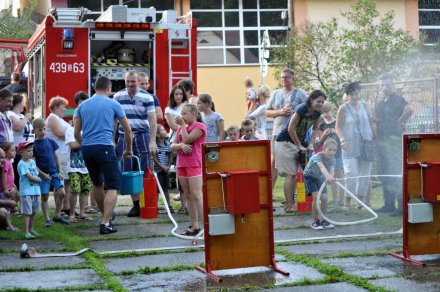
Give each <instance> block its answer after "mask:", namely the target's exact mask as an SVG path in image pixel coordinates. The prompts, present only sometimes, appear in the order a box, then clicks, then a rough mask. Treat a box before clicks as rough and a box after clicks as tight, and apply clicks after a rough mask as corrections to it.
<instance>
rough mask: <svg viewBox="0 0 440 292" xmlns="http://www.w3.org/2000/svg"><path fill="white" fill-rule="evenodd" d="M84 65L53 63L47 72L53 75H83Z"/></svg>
mask: <svg viewBox="0 0 440 292" xmlns="http://www.w3.org/2000/svg"><path fill="white" fill-rule="evenodd" d="M84 68H85V65H84V63H72V64H68V63H64V62H61V63H59V62H54V63H51V64H50V67H49V70H50V71H52V72H53V73H67V72H73V73H84Z"/></svg>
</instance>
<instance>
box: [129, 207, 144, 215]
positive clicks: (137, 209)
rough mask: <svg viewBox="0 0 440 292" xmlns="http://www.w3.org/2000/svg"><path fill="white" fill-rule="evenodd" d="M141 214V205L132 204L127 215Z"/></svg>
mask: <svg viewBox="0 0 440 292" xmlns="http://www.w3.org/2000/svg"><path fill="white" fill-rule="evenodd" d="M139 216H141V207H139V206H133V208H131V210H130V211H129V212H128V214H127V217H139Z"/></svg>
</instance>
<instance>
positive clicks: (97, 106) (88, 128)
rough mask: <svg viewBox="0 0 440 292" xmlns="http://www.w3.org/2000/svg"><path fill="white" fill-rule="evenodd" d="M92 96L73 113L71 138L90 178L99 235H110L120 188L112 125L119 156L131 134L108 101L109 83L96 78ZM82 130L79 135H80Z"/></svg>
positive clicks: (127, 147)
mask: <svg viewBox="0 0 440 292" xmlns="http://www.w3.org/2000/svg"><path fill="white" fill-rule="evenodd" d="M95 91H96V93H95V95H93V96H92V97H91V98H89V99H87V100H85V101H83V102H82V103H81V104H80V105H79V107H78V109H77V110H76V112H75V120H74V124H75V128H74V129H75V130H74V132H75V139H76V140H77V141H78V142H79V143H80V144H81V151H82V154H83V158H84V161H85V163H86V166H87V169H88V170H89V174H90V178H91V179H92V182H93V193H94V196H95V198H96V202H97V203H98V206H99V209H100V210H101V212H102V221H101V226H100V229H99V233H100V234H109V233H114V232H116V231H117V230H116V229H115V228H113V226H112V224H111V221H112V216H113V210H114V208H115V205H116V200H117V195H118V194H117V192H118V190H119V189H120V187H121V176H122V174H121V169H120V168H119V163H118V159H117V157H116V151H115V148H114V146H113V126H114V124H115V122H116V121H119V124H120V125H121V127H122V128H123V129H124V134H125V135H124V139H125V150H124V152H123V154H122V155H123V156H131V155H132V154H133V152H132V147H131V145H132V144H131V143H132V133H131V128H130V125H129V123H128V120H127V117H126V116H125V113H124V110H123V109H122V106H121V105H120V104H119V103H118V102H117V101H115V100H113V99H110V98H108V96H109V95H110V92H111V82H110V80H109V79H108V78H107V77H103V76H101V77H99V78H98V79H97V80H96V83H95ZM81 131H82V134H81Z"/></svg>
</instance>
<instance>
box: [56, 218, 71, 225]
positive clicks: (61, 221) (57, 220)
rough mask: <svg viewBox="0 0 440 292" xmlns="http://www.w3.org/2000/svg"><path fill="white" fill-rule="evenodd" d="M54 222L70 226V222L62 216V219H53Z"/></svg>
mask: <svg viewBox="0 0 440 292" xmlns="http://www.w3.org/2000/svg"><path fill="white" fill-rule="evenodd" d="M52 220H53V222H57V223H61V224H65V225H69V224H70V222H69V220H67V219H66V218H64V217H62V216H60V217H53V218H52Z"/></svg>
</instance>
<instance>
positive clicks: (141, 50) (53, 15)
mask: <svg viewBox="0 0 440 292" xmlns="http://www.w3.org/2000/svg"><path fill="white" fill-rule="evenodd" d="M89 13H90V11H89V10H88V9H85V8H78V9H77V8H64V9H59V8H52V9H50V11H49V15H48V16H46V18H45V19H44V21H43V22H42V23H41V24H40V25H39V27H38V28H37V30H36V32H35V33H34V34H33V35H32V37H31V38H30V40H29V45H28V66H29V73H28V89H29V98H30V100H31V103H32V108H33V110H34V116H35V117H43V118H45V117H46V116H47V115H49V113H50V110H49V108H48V103H49V100H50V99H51V98H52V97H54V96H62V97H64V98H66V99H67V100H68V101H69V105H68V110H67V111H66V113H65V116H66V117H69V116H70V117H71V116H72V115H73V110H74V108H75V107H76V105H75V102H74V100H73V96H74V94H75V93H76V92H77V91H79V90H82V91H85V92H88V93H89V94H93V93H94V90H93V87H94V82H95V80H96V79H97V78H98V77H99V76H106V77H108V78H109V79H110V80H111V81H112V93H115V92H117V91H119V90H121V89H123V88H125V81H124V79H125V73H126V72H127V71H129V70H136V71H138V72H146V73H147V74H148V75H149V77H150V88H149V90H151V91H150V92H151V93H153V94H155V95H156V96H157V97H158V99H159V101H160V104H161V107H162V108H165V107H166V105H167V102H168V96H169V92H170V89H171V88H172V86H173V85H174V84H176V83H177V82H178V81H179V80H181V79H184V78H190V79H192V80H196V72H197V70H196V68H197V58H196V53H197V47H196V36H197V27H196V22H195V21H193V19H192V17H191V15H186V16H183V17H177V14H176V12H175V11H174V10H168V11H165V12H164V13H163V14H162V19H161V20H160V21H156V10H155V9H154V8H153V7H151V8H127V6H125V5H113V6H110V7H109V8H108V9H107V10H106V11H105V12H104V13H103V14H102V15H100V16H99V17H98V18H97V19H96V20H91V19H87V17H88V16H90V15H89Z"/></svg>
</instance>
